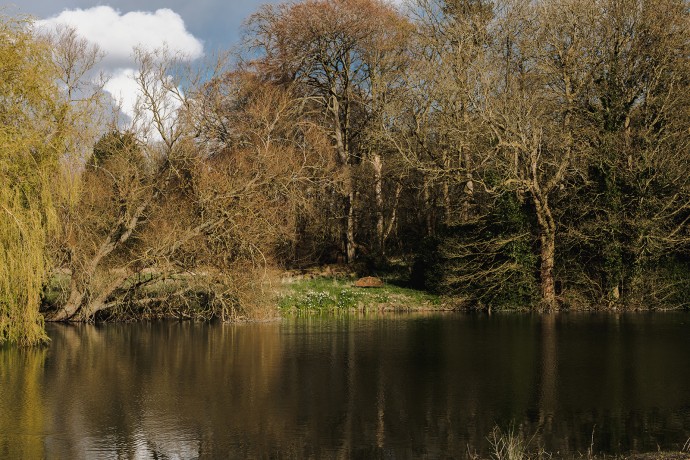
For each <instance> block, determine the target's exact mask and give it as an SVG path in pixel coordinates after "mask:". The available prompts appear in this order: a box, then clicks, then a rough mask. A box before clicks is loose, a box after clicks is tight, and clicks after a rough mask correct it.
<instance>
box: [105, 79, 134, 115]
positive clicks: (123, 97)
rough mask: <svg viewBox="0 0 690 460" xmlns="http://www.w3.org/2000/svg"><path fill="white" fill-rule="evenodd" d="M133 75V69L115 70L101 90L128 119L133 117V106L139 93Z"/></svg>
mask: <svg viewBox="0 0 690 460" xmlns="http://www.w3.org/2000/svg"><path fill="white" fill-rule="evenodd" d="M135 74H136V71H135V70H134V69H117V70H115V71H114V72H113V74H112V76H111V77H110V79H109V80H108V82H107V83H106V84H105V87H104V88H103V89H105V90H106V91H107V92H109V93H110V95H111V96H112V97H113V99H114V100H115V101H116V102H117V103H118V104H119V105H120V107H121V108H122V112H124V114H125V115H127V116H128V117H130V118H132V117H134V106H135V104H136V102H137V94H138V92H139V90H138V88H137V83H136V81H134V76H135Z"/></svg>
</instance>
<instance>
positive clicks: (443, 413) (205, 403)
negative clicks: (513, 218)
mask: <svg viewBox="0 0 690 460" xmlns="http://www.w3.org/2000/svg"><path fill="white" fill-rule="evenodd" d="M48 333H49V335H50V337H51V338H52V343H51V345H50V346H49V347H48V348H45V349H38V350H15V349H8V348H5V349H0V458H13V459H14V458H27V459H33V458H185V459H186V458H269V457H270V458H333V457H339V458H441V457H442V458H453V457H454V458H464V457H467V456H468V452H470V453H472V454H475V453H477V454H480V455H483V456H488V453H489V449H490V443H489V440H488V436H489V434H490V433H491V432H492V430H493V429H494V427H497V426H498V427H500V428H501V429H502V430H504V432H506V431H510V430H513V432H515V433H518V432H521V433H524V435H525V437H526V438H528V439H530V440H531V443H532V445H533V446H534V447H535V448H536V447H538V446H542V447H543V448H545V449H546V450H547V451H549V452H554V453H557V454H559V455H565V454H576V455H577V454H578V453H581V454H586V452H587V450H588V449H589V448H590V447H593V450H594V452H595V453H599V454H602V453H606V454H617V453H628V452H632V451H634V452H650V451H656V450H658V449H666V450H676V451H677V450H679V449H680V448H681V447H682V446H683V444H684V443H685V441H686V440H687V439H688V438H689V437H690V359H689V358H690V314H686V313H655V314H652V313H630V314H565V313H564V314H559V315H547V316H538V315H524V314H494V315H491V316H488V315H484V314H391V315H371V316H366V315H360V316H357V315H353V316H339V317H333V316H324V317H308V318H299V317H295V318H288V319H284V320H282V321H277V322H271V323H259V324H251V323H249V324H235V325H230V324H212V325H208V324H192V323H177V322H162V323H145V324H106V325H100V326H94V325H78V326H65V325H55V324H51V325H48Z"/></svg>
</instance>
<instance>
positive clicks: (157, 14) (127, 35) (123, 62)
mask: <svg viewBox="0 0 690 460" xmlns="http://www.w3.org/2000/svg"><path fill="white" fill-rule="evenodd" d="M281 1H282V0H16V2H17V3H15V5H14V6H10V7H9V8H7V9H6V10H5V13H6V14H13V13H18V14H29V15H31V16H33V17H34V18H35V19H36V27H37V29H39V30H46V31H50V30H51V29H52V28H55V27H57V26H62V25H67V26H70V27H73V28H74V29H75V30H76V31H77V33H78V34H79V35H80V36H82V37H83V38H85V39H86V40H88V41H90V42H93V43H95V44H97V45H98V46H99V47H100V49H101V51H103V52H104V53H105V57H104V59H103V60H102V61H101V63H100V64H99V68H98V69H96V71H97V72H103V73H104V74H106V75H107V76H108V77H109V80H108V83H107V84H106V85H105V87H104V89H105V90H106V91H107V92H108V93H110V95H111V96H112V97H113V99H114V101H115V102H117V103H119V104H120V105H121V108H122V110H123V111H124V113H125V114H127V115H131V114H132V110H133V107H134V101H135V100H136V97H137V88H136V85H135V83H134V79H133V76H134V74H135V68H136V65H135V63H134V59H133V56H132V51H133V48H134V47H138V46H142V45H143V47H144V48H148V49H156V48H160V47H162V46H165V47H166V48H167V49H168V50H170V51H172V52H174V53H175V54H180V53H181V54H184V55H186V56H188V57H189V59H190V60H192V61H193V60H195V59H198V58H201V57H202V56H204V55H206V56H208V55H211V56H213V55H215V54H216V53H217V52H219V51H226V50H230V49H231V48H232V47H234V46H237V45H239V44H240V38H241V34H242V24H243V23H244V22H245V21H246V19H247V18H248V17H249V16H250V15H251V14H252V13H254V12H255V11H257V10H258V9H259V7H260V6H261V5H262V4H266V3H280V2H281ZM391 1H393V2H394V3H400V2H401V0H391ZM94 73H96V72H94Z"/></svg>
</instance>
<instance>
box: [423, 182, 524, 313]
mask: <svg viewBox="0 0 690 460" xmlns="http://www.w3.org/2000/svg"><path fill="white" fill-rule="evenodd" d="M526 206H527V205H526V204H525V203H523V202H521V200H520V199H519V197H518V196H517V195H516V194H514V193H505V194H503V195H500V196H499V197H498V199H497V200H496V201H495V202H494V203H493V206H492V209H491V211H490V212H489V213H488V214H487V215H486V216H484V217H483V218H481V219H479V220H477V221H475V222H471V223H466V224H461V225H456V226H452V227H448V228H447V229H446V230H445V231H444V232H443V234H442V235H440V236H439V237H437V238H435V239H430V240H429V241H428V242H427V245H428V246H427V248H425V249H424V250H423V251H422V255H421V257H420V258H419V259H418V260H417V264H416V269H415V271H413V277H414V279H416V280H420V279H423V281H424V287H425V288H427V289H429V290H431V291H432V292H435V293H440V294H451V295H457V296H460V297H463V298H465V299H469V300H471V301H472V302H473V303H481V304H484V305H491V306H493V307H524V306H530V305H533V303H534V302H536V300H537V298H538V297H537V296H538V289H537V280H536V277H535V272H536V268H537V262H538V260H537V259H538V257H537V256H536V254H535V249H534V237H533V235H532V232H531V228H532V225H533V224H532V222H531V221H530V218H529V212H528V211H527V209H526Z"/></svg>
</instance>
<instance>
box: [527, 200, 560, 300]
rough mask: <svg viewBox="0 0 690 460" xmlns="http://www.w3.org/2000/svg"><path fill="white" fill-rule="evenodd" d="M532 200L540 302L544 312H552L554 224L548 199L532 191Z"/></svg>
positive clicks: (553, 294) (554, 257)
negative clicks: (537, 252) (538, 251)
mask: <svg viewBox="0 0 690 460" xmlns="http://www.w3.org/2000/svg"><path fill="white" fill-rule="evenodd" d="M532 198H533V200H534V205H535V208H536V214H537V222H538V224H539V242H540V246H541V247H540V269H539V274H540V281H541V300H542V305H543V307H544V309H545V310H547V311H553V310H555V309H556V308H557V307H558V304H557V301H556V282H555V278H554V266H555V260H556V223H555V221H554V219H553V215H552V214H551V209H550V208H549V203H548V198H547V197H545V196H542V195H541V193H540V190H539V189H538V188H537V189H533V190H532Z"/></svg>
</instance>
